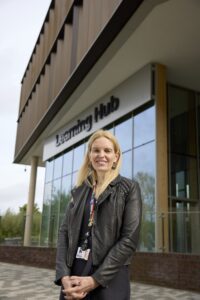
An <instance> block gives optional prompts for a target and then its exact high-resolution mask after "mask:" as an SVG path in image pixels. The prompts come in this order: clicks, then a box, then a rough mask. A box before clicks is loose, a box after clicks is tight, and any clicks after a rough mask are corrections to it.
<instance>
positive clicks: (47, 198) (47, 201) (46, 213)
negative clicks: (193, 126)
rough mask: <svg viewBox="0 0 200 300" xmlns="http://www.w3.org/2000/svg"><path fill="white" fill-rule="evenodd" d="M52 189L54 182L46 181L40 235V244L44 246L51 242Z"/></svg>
mask: <svg viewBox="0 0 200 300" xmlns="http://www.w3.org/2000/svg"><path fill="white" fill-rule="evenodd" d="M51 191H52V183H46V184H45V187H44V202H43V209H42V225H41V237H40V244H41V245H42V246H48V243H49V224H50V209H51Z"/></svg>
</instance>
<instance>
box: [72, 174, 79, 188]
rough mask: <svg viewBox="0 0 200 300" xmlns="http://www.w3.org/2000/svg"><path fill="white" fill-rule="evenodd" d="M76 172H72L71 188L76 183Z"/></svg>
mask: <svg viewBox="0 0 200 300" xmlns="http://www.w3.org/2000/svg"><path fill="white" fill-rule="evenodd" d="M77 175H78V172H74V173H73V174H72V188H73V187H74V186H75V185H76V181H77Z"/></svg>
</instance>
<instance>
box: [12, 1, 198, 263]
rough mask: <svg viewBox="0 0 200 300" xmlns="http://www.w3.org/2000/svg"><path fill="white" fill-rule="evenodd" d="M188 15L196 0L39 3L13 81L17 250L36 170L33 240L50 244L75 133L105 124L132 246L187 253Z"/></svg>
mask: <svg viewBox="0 0 200 300" xmlns="http://www.w3.org/2000/svg"><path fill="white" fill-rule="evenodd" d="M199 12H200V6H199V1H197V0H134V1H129V0H109V1H107V0H101V1H98V0H87V1H86V0H84V1H83V0H82V1H81V0H74V1H72V0H54V1H52V2H51V4H50V7H49V10H48V12H47V15H46V18H45V20H44V23H43V25H42V28H41V31H40V34H39V36H38V39H37V42H36V44H35V47H34V50H33V52H32V54H31V57H30V60H29V62H28V65H27V68H26V70H25V73H24V76H23V79H22V87H21V98H20V107H19V117H18V126H17V138H16V148H15V158H14V162H15V163H20V164H25V165H28V164H30V165H31V178H30V190H29V203H28V212H27V218H26V230H25V246H28V245H30V243H31V222H32V221H31V216H32V205H33V202H34V191H35V182H36V174H37V166H45V167H46V177H45V183H44V184H45V189H44V190H45V192H44V205H43V217H42V225H41V240H40V245H41V246H50V247H51V246H53V247H55V246H56V241H57V233H58V228H59V225H60V222H61V220H62V217H63V214H64V211H65V206H66V202H67V201H68V199H69V197H70V194H69V191H70V189H71V187H72V186H73V185H74V183H75V180H76V174H77V170H78V168H79V166H80V162H81V161H82V158H83V155H84V151H85V146H86V143H87V139H88V137H89V136H90V135H91V134H92V133H93V132H94V131H95V130H97V129H99V128H107V129H109V130H112V131H113V132H114V134H115V135H116V136H117V138H118V139H119V142H120V144H121V146H122V151H123V168H122V174H123V175H125V176H128V177H130V178H132V177H136V179H137V180H138V181H139V182H140V185H141V187H142V194H143V201H144V213H143V224H142V232H141V239H140V245H139V249H138V250H139V251H141V252H156V253H159V252H162V253H164V252H165V253H169V254H170V253H174V252H177V253H184V254H190V255H191V257H192V255H194V254H195V255H197V256H198V255H199V253H200V234H199V232H200V184H199V178H200V176H199V175H200V169H199V157H200V150H199V145H200V143H199V141H200V94H199V92H200V87H199V78H200V76H199V75H200V56H199V49H200V39H199V37H200V33H199V27H200V19H199ZM171 255H172V254H171ZM198 257H199V256H198ZM198 259H199V258H198ZM199 261H200V259H199Z"/></svg>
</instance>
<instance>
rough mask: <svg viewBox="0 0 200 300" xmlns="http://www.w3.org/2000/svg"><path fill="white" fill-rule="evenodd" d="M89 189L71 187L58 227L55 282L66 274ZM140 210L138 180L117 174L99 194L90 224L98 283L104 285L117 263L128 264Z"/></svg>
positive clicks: (139, 218)
mask: <svg viewBox="0 0 200 300" xmlns="http://www.w3.org/2000/svg"><path fill="white" fill-rule="evenodd" d="M90 189H91V188H90V187H89V185H87V184H86V183H84V184H82V185H81V186H80V187H78V188H75V189H73V190H72V200H71V201H70V203H69V205H68V208H67V212H66V216H65V219H64V221H63V223H62V225H61V228H60V231H59V238H58V246H57V257H56V279H55V283H56V284H58V285H59V284H61V281H60V279H61V278H62V277H63V276H65V275H70V268H71V267H72V264H73V260H74V257H75V255H76V251H77V245H78V239H79V233H80V227H81V222H82V217H83V212H84V206H85V202H86V199H87V197H88V194H89V191H90ZM141 212H142V201H141V194H140V188H139V185H138V183H137V182H135V181H132V180H130V179H127V178H125V177H122V176H120V175H119V176H118V177H116V178H115V179H114V180H113V181H112V182H111V183H110V184H109V186H108V187H107V188H106V190H105V191H104V192H103V193H102V194H101V195H100V196H99V198H98V201H97V205H96V207H95V215H94V224H93V227H92V261H93V265H94V266H96V267H97V268H96V271H95V272H94V274H93V275H92V277H93V278H95V279H96V281H97V282H98V283H99V284H101V285H102V286H107V284H108V283H109V281H110V280H111V279H112V278H113V277H114V276H115V274H116V273H117V272H118V270H119V269H120V267H121V266H123V265H128V264H130V262H131V258H132V254H133V252H134V251H135V250H136V247H137V243H138V239H139V231H140V223H141Z"/></svg>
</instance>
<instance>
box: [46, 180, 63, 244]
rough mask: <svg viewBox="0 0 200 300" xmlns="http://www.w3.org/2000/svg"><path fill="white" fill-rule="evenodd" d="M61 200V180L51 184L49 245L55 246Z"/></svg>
mask: <svg viewBox="0 0 200 300" xmlns="http://www.w3.org/2000/svg"><path fill="white" fill-rule="evenodd" d="M60 198H61V179H57V180H55V181H54V182H53V188H52V199H51V219H50V229H49V244H50V245H51V246H54V245H56V242H57V236H58V225H59V208H60Z"/></svg>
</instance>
